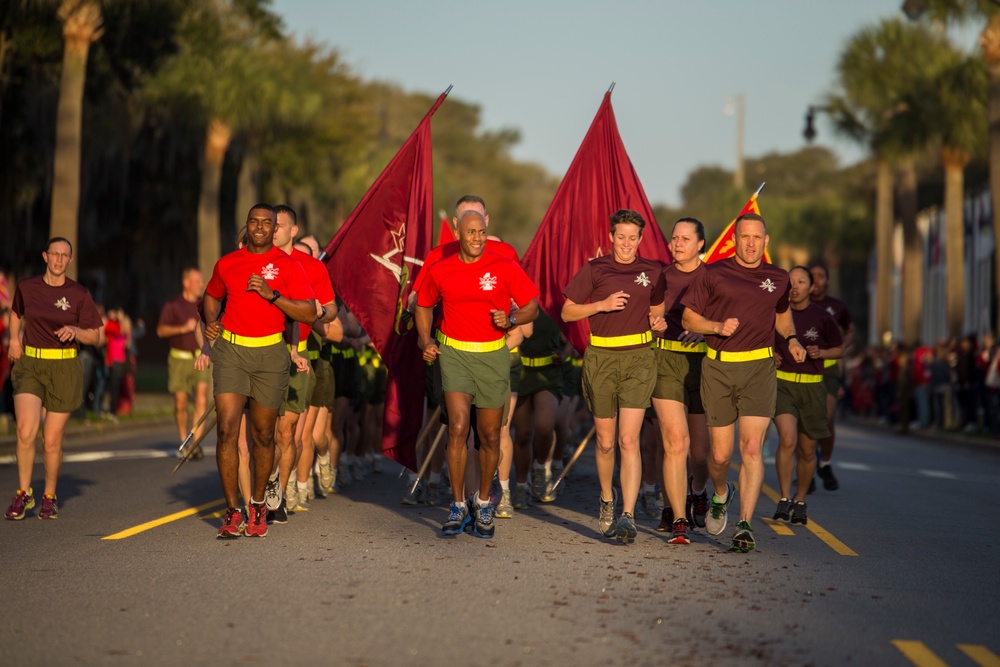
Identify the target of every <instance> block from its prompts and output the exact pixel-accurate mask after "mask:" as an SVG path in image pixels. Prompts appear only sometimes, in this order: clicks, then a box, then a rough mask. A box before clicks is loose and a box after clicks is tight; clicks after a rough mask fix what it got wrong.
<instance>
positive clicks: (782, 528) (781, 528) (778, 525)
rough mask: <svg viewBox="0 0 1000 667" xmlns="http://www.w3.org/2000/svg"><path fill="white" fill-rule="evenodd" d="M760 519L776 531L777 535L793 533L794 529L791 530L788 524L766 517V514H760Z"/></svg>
mask: <svg viewBox="0 0 1000 667" xmlns="http://www.w3.org/2000/svg"><path fill="white" fill-rule="evenodd" d="M761 519H763V520H764V523H766V524H767V525H768V526H770V528H771V530H773V531H774V532H776V533H777V534H778V535H794V534H795V531H794V530H792V529H791V528H790V527H789V526H788V524H786V523H783V522H781V521H775V520H774V519H768V518H767V517H766V516H762V517H761Z"/></svg>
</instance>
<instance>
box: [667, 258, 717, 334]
mask: <svg viewBox="0 0 1000 667" xmlns="http://www.w3.org/2000/svg"><path fill="white" fill-rule="evenodd" d="M706 266H708V265H707V264H705V263H704V262H699V263H698V266H697V267H695V269H694V271H688V272H686V273H685V272H684V271H681V270H680V269H678V268H677V264H668V265H667V266H666V267H664V269H663V280H664V281H665V282H666V287H665V291H664V293H663V302H664V304H666V306H665V311H666V312H664V315H663V319H665V320H666V321H667V330H666V331H665V332H664V333H663V338H664V339H665V340H680V337H681V334H682V333H684V331H685V329H684V325H683V324H682V323H681V318H682V317H683V316H684V304H682V303H681V299H683V298H684V295H685V294H687V291H688V288H689V287H691V283H693V282H694V280H695V278H697V277H698V276H699V275H701V274H702V273H703V272H704V271H705V267H706Z"/></svg>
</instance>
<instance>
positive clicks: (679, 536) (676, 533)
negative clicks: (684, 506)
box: [667, 517, 691, 544]
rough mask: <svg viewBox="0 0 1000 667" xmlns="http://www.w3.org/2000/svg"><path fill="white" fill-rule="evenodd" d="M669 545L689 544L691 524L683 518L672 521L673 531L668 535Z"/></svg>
mask: <svg viewBox="0 0 1000 667" xmlns="http://www.w3.org/2000/svg"><path fill="white" fill-rule="evenodd" d="M667 542H669V543H670V544H691V524H689V523H688V520H687V519H685V518H684V517H681V518H680V519H677V520H676V521H674V525H673V531H671V533H670V539H669V540H667Z"/></svg>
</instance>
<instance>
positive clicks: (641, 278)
mask: <svg viewBox="0 0 1000 667" xmlns="http://www.w3.org/2000/svg"><path fill="white" fill-rule="evenodd" d="M635 282H636V284H637V285H642V286H643V287H649V283H650V282H651V281H650V280H649V276H647V275H646V272H645V271H643V272H642V273H640V274H639V275H637V276H636V277H635Z"/></svg>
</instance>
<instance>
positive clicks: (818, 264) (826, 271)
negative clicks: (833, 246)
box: [809, 262, 830, 278]
mask: <svg viewBox="0 0 1000 667" xmlns="http://www.w3.org/2000/svg"><path fill="white" fill-rule="evenodd" d="M813 269H822V271H823V275H824V276H826V277H827V278H829V277H830V271H829V269H827V268H826V264H823V263H822V262H815V263H814V264H813V265H812V266H810V267H809V273H812V270H813Z"/></svg>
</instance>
